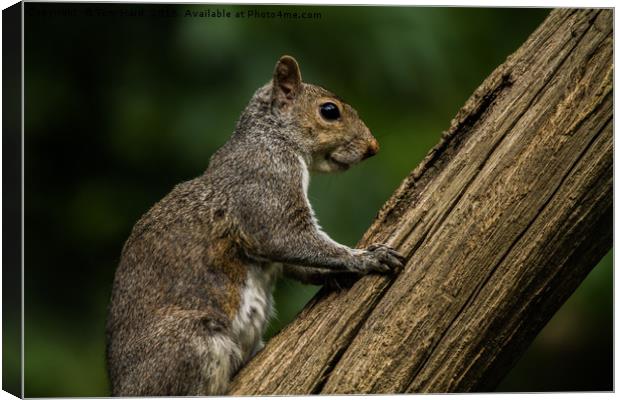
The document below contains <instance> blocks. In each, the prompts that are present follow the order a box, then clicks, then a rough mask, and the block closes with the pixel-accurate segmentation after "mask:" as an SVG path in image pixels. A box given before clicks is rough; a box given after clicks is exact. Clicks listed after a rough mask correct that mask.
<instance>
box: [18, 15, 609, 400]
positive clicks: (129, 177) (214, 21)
mask: <svg viewBox="0 0 620 400" xmlns="http://www.w3.org/2000/svg"><path fill="white" fill-rule="evenodd" d="M25 7H26V17H25V18H26V19H25V37H26V42H25V51H26V54H25V60H26V64H25V72H26V83H25V109H26V121H25V122H26V137H25V142H26V150H25V157H26V188H25V190H26V195H25V204H26V215H25V223H26V227H25V235H26V250H25V251H26V272H25V276H26V282H25V285H26V296H25V303H26V309H25V310H26V311H25V313H26V321H25V327H26V332H25V378H26V386H25V390H26V396H29V397H33V396H34V397H39V396H105V395H107V394H108V393H109V391H108V387H107V378H106V375H105V362H104V353H105V340H104V339H105V338H104V323H105V314H106V307H107V302H108V297H109V293H110V288H111V283H112V277H113V274H114V269H115V268H116V264H117V262H118V259H119V254H120V251H121V248H122V245H123V242H124V240H125V239H126V237H127V236H128V234H129V232H130V230H131V227H132V225H133V224H134V223H135V221H136V220H137V219H138V218H139V217H140V215H141V214H142V213H144V212H145V211H146V210H147V209H148V208H149V207H150V206H152V205H153V204H154V203H155V202H156V201H157V200H158V199H160V198H161V197H163V196H164V195H165V194H166V193H167V192H168V191H169V190H170V189H171V188H172V186H174V185H175V184H177V183H179V182H180V181H183V180H187V179H191V178H193V177H195V176H197V175H199V174H200V173H201V172H202V171H203V170H204V169H205V168H206V166H207V163H208V160H209V157H210V155H211V154H212V153H213V152H214V151H215V150H216V149H217V148H218V147H219V146H221V145H222V144H223V143H224V142H225V140H226V139H227V137H228V136H229V135H230V133H231V132H232V130H233V128H234V124H235V121H236V119H237V117H238V115H239V113H240V112H241V110H242V109H243V107H244V106H245V103H246V102H247V100H248V99H249V98H250V96H251V95H252V93H253V91H254V90H255V89H256V88H258V87H259V86H260V85H262V84H263V83H265V82H266V81H267V80H268V79H270V77H271V73H272V69H273V66H274V64H275V61H276V60H277V59H278V57H279V56H280V55H282V54H290V55H293V56H295V57H296V58H297V59H298V61H299V62H300V65H301V69H302V76H303V77H304V79H305V80H307V81H309V82H313V83H317V84H321V85H323V86H325V87H327V88H329V89H331V90H332V91H334V92H336V93H338V94H339V95H341V96H342V97H343V98H344V99H345V100H346V101H348V102H349V103H351V104H352V105H353V106H354V107H356V108H357V110H358V111H359V113H360V115H361V116H362V118H363V119H364V120H365V121H366V123H367V125H368V126H369V127H370V129H371V130H372V131H373V133H374V134H375V136H376V137H377V139H378V140H379V142H380V143H381V152H380V153H379V155H377V156H376V157H373V158H372V159H369V160H368V161H365V162H364V163H362V164H361V165H359V166H357V167H356V168H354V169H352V170H351V171H348V172H346V173H345V174H342V175H338V176H316V177H313V178H312V179H313V181H312V184H311V188H310V198H311V202H312V203H313V205H314V207H315V209H316V211H317V214H318V217H319V219H320V221H321V223H322V225H323V226H324V228H325V230H326V231H327V232H329V233H330V235H331V236H332V237H333V238H334V239H336V240H338V241H340V242H343V243H346V244H348V245H354V244H355V243H356V241H357V240H358V239H359V237H360V236H361V234H362V233H363V232H364V230H365V229H366V228H367V227H368V226H369V224H370V223H371V221H372V219H373V218H374V216H375V214H376V212H377V210H378V209H379V208H380V206H381V205H382V204H383V202H384V201H385V200H386V199H387V198H388V197H389V196H390V194H391V193H392V192H393V190H394V189H395V188H396V187H397V186H398V184H399V183H400V181H401V180H402V179H403V177H404V176H406V174H407V173H408V172H409V171H410V170H411V169H412V168H413V167H415V165H416V164H417V163H418V162H419V161H420V160H421V159H422V158H423V157H424V155H425V153H426V152H427V151H428V149H430V147H432V146H433V145H434V144H435V143H436V142H437V141H438V139H439V137H440V134H441V132H442V130H444V129H446V128H447V127H448V126H449V121H450V119H451V118H452V117H453V116H454V114H455V113H456V111H457V110H458V109H459V107H460V106H461V105H462V104H463V102H464V101H465V100H466V99H467V98H468V96H469V95H470V94H471V93H472V91H473V90H474V89H475V88H476V87H477V85H479V84H480V83H481V82H482V80H483V79H484V78H485V77H486V76H487V75H488V74H489V73H490V72H491V71H492V70H493V69H494V68H495V67H496V66H497V65H499V64H500V63H502V62H503V60H504V59H505V58H506V57H507V56H508V55H509V54H510V53H511V52H512V51H514V50H515V49H517V48H518V46H519V45H520V44H521V43H522V42H523V41H524V40H525V39H526V38H527V36H528V35H529V34H530V33H531V32H532V31H533V30H534V29H535V27H536V26H537V25H538V24H539V23H540V22H541V21H542V20H543V18H544V17H545V15H546V14H547V13H548V10H544V9H523V8H521V9H506V8H496V9H479V8H468V9H463V8H413V7H410V8H405V7H307V6H304V7H293V6H281V7H277V6H221V5H220V6H217V7H216V6H214V5H211V6H206V5H191V6H184V5H174V6H166V5H157V6H146V5H140V4H87V5H79V4H60V3H58V4H45V3H27V4H26V6H25ZM206 9H211V10H215V9H225V10H228V11H231V13H235V12H239V11H244V12H247V11H248V10H251V9H258V10H260V11H270V12H274V13H277V12H279V11H289V12H290V11H294V12H303V11H306V12H320V14H321V18H320V19H304V20H287V19H279V18H270V19H256V18H243V19H241V18H240V19H235V18H230V19H222V18H220V19H218V18H191V17H184V13H185V12H186V10H190V11H201V10H202V11H204V10H206ZM62 10H69V11H71V10H73V11H72V12H64V13H63V12H61V11H62ZM140 10H141V11H142V15H141V16H140V15H139V12H140ZM132 12H133V14H132ZM173 14H176V16H175V15H173ZM601 268H606V271H610V270H611V266H610V264H609V263H607V264H605V266H604V267H599V268H598V269H601ZM316 290H317V289H316V288H315V287H309V286H302V285H299V284H298V283H295V282H291V281H282V282H281V283H280V284H279V286H278V288H277V291H276V303H277V308H278V318H276V320H275V321H274V323H273V324H272V326H271V327H270V329H269V335H272V334H274V333H275V332H277V331H278V330H280V329H281V328H282V326H283V325H284V324H286V323H287V322H288V321H290V319H291V318H293V317H294V315H295V314H296V313H297V312H298V311H299V310H300V308H301V307H302V305H303V304H304V303H305V302H306V301H307V300H308V299H309V298H310V297H311V296H312V295H313V293H314V292H315V291H316ZM580 290H582V291H584V293H586V294H585V295H583V296H584V297H583V298H584V300H583V302H582V303H581V304H582V305H581V307H584V309H585V310H594V309H596V310H597V313H600V316H601V318H600V320H597V321H598V323H601V324H604V323H608V321H610V320H611V311H610V310H611V309H610V305H611V300H610V296H611V295H609V296H607V295H605V296H607V297H605V296H602V295H600V293H601V291H602V292H603V293H611V291H610V279H609V277H608V275H605V276H604V277H603V278H602V279H601V278H599V279H595V280H592V281H591V282H589V283H588V285H587V286H586V285H584V287H583V288H582V289H580ZM601 296H602V297H601ZM579 315H580V316H581V317H584V316H587V315H588V313H583V314H579ZM581 317H580V318H581ZM570 334H571V333H570V332H568V333H566V335H570ZM609 334H610V332H609ZM567 337H568V336H560V337H558V338H557V339H556V340H557V341H558V342H561V341H563V340H565V339H566V338H567ZM580 340H582V343H583V349H585V350H584V352H587V349H588V348H589V347H588V346H589V345H590V342H591V339H589V338H588V337H587V336H586V337H581V338H580ZM536 351H537V352H539V353H540V354H544V353H545V351H546V347H545V346H543V347H540V348H538V350H536ZM608 371H609V369H608V368H607V366H605V368H603V369H602V370H601V374H605V373H607V372H608ZM533 373H536V372H535V371H533ZM569 378H570V379H573V377H572V376H570V377H568V376H567V377H561V378H560V380H559V381H560V382H564V381H568V380H569ZM520 379H521V380H520V381H519V380H517V381H515V382H517V383H515V384H514V385H513V386H511V387H512V388H514V389H520V388H527V385H525V384H524V382H527V380H528V379H530V378H529V377H528V376H527V375H525V376H524V377H522V378H520ZM519 382H520V383H519ZM606 382H607V381H606ZM609 382H610V381H609Z"/></svg>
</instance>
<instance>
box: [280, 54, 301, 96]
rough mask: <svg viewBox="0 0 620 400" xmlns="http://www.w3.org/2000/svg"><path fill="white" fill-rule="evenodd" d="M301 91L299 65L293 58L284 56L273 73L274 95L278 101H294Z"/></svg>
mask: <svg viewBox="0 0 620 400" xmlns="http://www.w3.org/2000/svg"><path fill="white" fill-rule="evenodd" d="M300 90H301V72H300V71H299V64H297V61H295V59H294V58H293V57H291V56H282V57H280V59H279V60H278V63H277V64H276V68H275V70H274V71H273V94H274V97H275V98H276V99H281V100H283V101H285V102H286V101H287V100H292V99H293V98H295V96H296V95H297V94H298V93H299V91H300Z"/></svg>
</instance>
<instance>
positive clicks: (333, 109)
mask: <svg viewBox="0 0 620 400" xmlns="http://www.w3.org/2000/svg"><path fill="white" fill-rule="evenodd" d="M321 115H322V116H323V118H325V119H326V120H328V121H333V120H335V119H338V118H340V110H339V109H338V106H337V105H335V104H334V103H331V102H328V103H323V104H321Z"/></svg>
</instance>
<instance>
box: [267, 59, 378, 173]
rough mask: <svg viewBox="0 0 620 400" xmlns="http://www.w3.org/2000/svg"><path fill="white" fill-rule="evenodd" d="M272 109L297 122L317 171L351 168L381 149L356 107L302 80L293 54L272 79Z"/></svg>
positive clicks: (280, 62)
mask: <svg viewBox="0 0 620 400" xmlns="http://www.w3.org/2000/svg"><path fill="white" fill-rule="evenodd" d="M270 97H271V111H272V112H273V113H275V114H277V115H279V116H280V117H281V119H282V120H285V121H287V123H288V124H291V125H294V127H295V129H294V131H295V134H297V135H300V139H301V140H302V141H303V143H304V147H306V148H307V149H308V150H309V152H310V156H311V159H312V160H311V165H310V168H311V169H312V170H314V171H320V172H333V171H341V170H345V169H347V168H349V167H350V166H351V165H353V164H356V163H358V162H360V161H362V160H364V159H365V158H368V157H370V156H373V155H375V154H376V153H377V151H379V143H378V142H377V140H376V139H375V138H374V137H373V136H372V134H371V133H370V130H369V129H368V127H366V125H365V124H364V122H362V120H361V119H360V118H359V116H358V115H357V112H356V111H355V109H353V107H351V106H350V105H348V104H347V103H345V102H344V101H342V99H340V98H339V97H338V96H336V95H334V94H333V93H331V92H330V91H328V90H326V89H324V88H322V87H320V86H316V85H312V84H308V83H304V82H302V80H301V72H300V70H299V65H298V64H297V61H295V59H294V58H293V57H290V56H282V57H281V58H280V60H278V62H277V64H276V67H275V70H274V73H273V80H272V82H271V93H270Z"/></svg>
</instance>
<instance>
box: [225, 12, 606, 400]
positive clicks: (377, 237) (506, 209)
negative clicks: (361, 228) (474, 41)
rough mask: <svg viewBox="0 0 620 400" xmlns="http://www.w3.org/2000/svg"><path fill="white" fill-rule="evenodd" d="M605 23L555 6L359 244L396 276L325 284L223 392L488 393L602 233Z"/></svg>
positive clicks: (595, 251)
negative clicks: (372, 248)
mask: <svg viewBox="0 0 620 400" xmlns="http://www.w3.org/2000/svg"><path fill="white" fill-rule="evenodd" d="M612 27H613V15H612V11H611V10H571V9H561V10H555V11H553V12H551V14H550V15H549V17H548V18H547V19H546V20H545V22H544V23H543V24H542V25H541V26H540V27H539V28H538V29H537V30H536V31H535V32H534V33H533V34H532V35H531V37H530V38H529V39H528V40H527V42H526V43H525V44H523V46H522V47H521V48H520V49H519V50H517V51H516V52H515V53H514V54H513V55H512V56H510V57H509V58H508V59H507V61H506V62H505V63H504V64H503V65H501V66H500V67H498V68H497V69H496V70H495V71H494V72H493V73H492V74H491V75H490V76H489V77H488V78H487V79H486V80H485V81H484V82H483V83H482V85H481V86H480V87H479V88H478V89H477V90H476V92H475V93H474V94H473V96H472V97H471V98H470V99H469V100H468V101H467V103H466V104H465V106H464V107H463V108H462V109H461V110H460V111H459V112H458V114H457V115H456V117H455V118H454V120H453V121H452V124H451V127H450V129H449V130H448V131H447V132H445V133H444V134H443V137H442V139H441V141H440V142H439V144H438V145H436V146H435V147H434V148H433V149H431V151H430V152H429V153H428V155H427V156H426V158H425V159H424V160H423V161H422V163H421V164H420V165H419V166H418V167H417V168H416V169H415V170H414V171H413V172H412V173H411V174H410V175H409V176H408V177H407V178H406V179H405V180H404V181H403V183H402V184H401V186H400V187H399V188H398V189H397V191H396V192H395V193H394V195H393V196H392V198H391V199H390V200H389V201H388V202H387V203H386V204H385V205H384V207H383V208H382V209H381V211H380V212H379V215H378V217H377V219H376V220H375V221H374V223H373V225H372V226H371V227H370V229H369V230H368V231H367V232H366V234H365V235H364V237H363V239H362V240H361V242H360V247H364V246H366V245H368V244H370V243H374V242H380V243H387V244H390V245H392V246H394V247H395V248H397V249H398V250H399V251H401V252H402V253H403V254H405V255H407V258H408V261H407V265H406V267H405V269H404V270H403V271H402V273H401V274H400V275H399V276H397V277H384V276H367V277H364V278H362V279H361V280H359V281H358V282H356V283H355V285H354V286H353V287H352V288H351V289H348V290H343V291H338V292H330V291H327V290H321V291H320V292H319V293H318V295H317V296H316V297H315V298H314V299H313V300H312V301H311V302H310V303H309V304H308V305H307V306H306V307H305V309H304V310H303V311H302V312H301V314H300V315H299V316H298V317H297V319H296V320H295V321H293V322H292V323H291V324H290V325H289V326H287V327H286V328H285V329H284V330H283V331H282V332H280V333H279V334H278V335H277V336H275V337H274V338H273V339H272V340H271V341H270V342H269V343H268V344H267V346H266V347H265V349H264V350H263V351H262V352H260V353H259V354H258V355H257V356H256V357H255V358H254V359H253V360H252V361H251V362H250V363H249V364H248V365H247V366H246V367H245V368H244V369H243V370H241V371H240V373H239V374H238V375H237V377H236V378H235V381H234V382H233V386H232V389H231V394H235V395H242V394H243V395H247V394H253V395H258V394H263V395H264V394H311V393H402V392H461V391H473V390H489V389H492V388H493V387H494V386H495V385H496V384H497V383H498V382H499V381H500V380H501V378H502V377H503V376H504V375H505V374H506V373H507V372H508V371H509V369H510V367H511V366H512V365H513V364H514V362H515V361H516V359H517V358H518V357H519V356H520V355H521V354H522V353H523V351H524V350H525V349H526V347H527V346H528V344H529V343H530V342H531V341H532V340H533V338H534V337H535V335H536V334H537V333H538V332H539V331H540V329H542V327H543V326H544V325H545V323H546V322H547V321H548V320H549V319H550V318H551V316H552V315H553V314H554V313H555V312H556V311H557V309H558V308H559V307H560V306H561V305H562V304H563V303H564V301H565V300H566V299H567V298H568V297H569V296H570V294H571V293H572V292H573V291H574V290H575V289H576V287H577V286H578V285H579V283H580V282H581V281H582V280H583V279H584V278H585V277H586V275H587V274H588V272H589V271H590V270H591V269H592V268H593V267H594V265H596V263H597V262H598V261H599V260H600V258H601V257H602V256H603V255H604V254H605V253H606V252H608V251H609V249H610V248H611V245H612V178H613V176H612V175H613V171H612V169H613V137H612V118H613V111H612V89H613V86H612V84H613V82H612V78H613V65H612V49H613V37H612Z"/></svg>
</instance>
